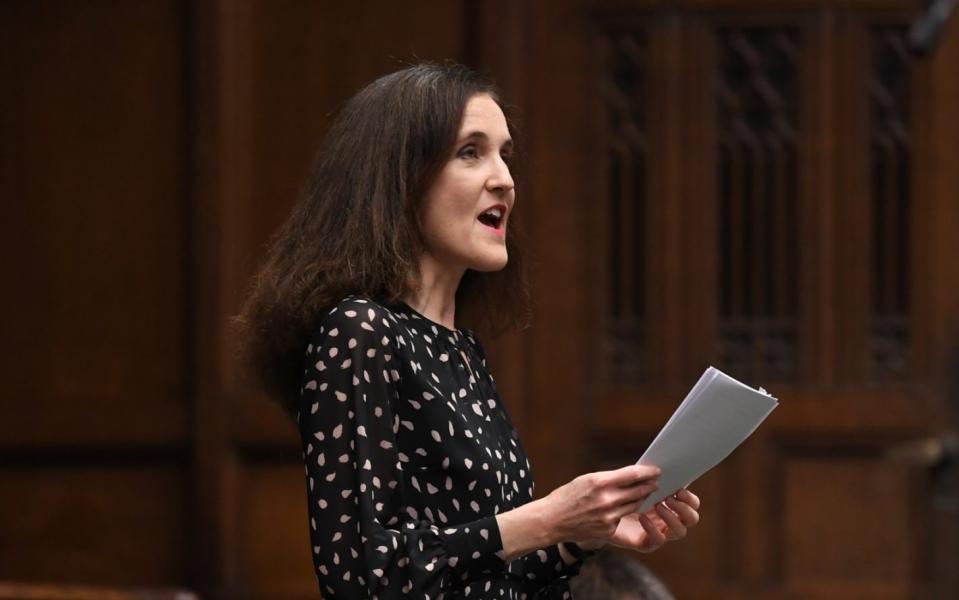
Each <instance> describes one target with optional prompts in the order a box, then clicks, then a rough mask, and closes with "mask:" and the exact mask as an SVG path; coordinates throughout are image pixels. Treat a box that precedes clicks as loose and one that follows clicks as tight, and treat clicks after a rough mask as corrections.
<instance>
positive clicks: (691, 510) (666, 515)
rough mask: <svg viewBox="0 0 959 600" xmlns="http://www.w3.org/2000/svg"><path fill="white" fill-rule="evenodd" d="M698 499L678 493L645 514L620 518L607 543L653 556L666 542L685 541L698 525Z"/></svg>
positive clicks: (686, 493)
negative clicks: (690, 531)
mask: <svg viewBox="0 0 959 600" xmlns="http://www.w3.org/2000/svg"><path fill="white" fill-rule="evenodd" d="M698 511H699V497H698V496H696V494H694V493H692V492H690V491H689V490H680V491H678V492H676V493H675V494H673V495H672V496H670V497H668V498H666V499H665V500H664V501H662V502H659V503H658V504H656V506H654V507H653V508H651V509H650V510H648V511H646V513H644V514H632V515H628V516H626V517H623V518H622V519H620V521H619V526H618V527H617V528H616V531H615V532H614V533H613V535H612V536H610V538H609V540H608V541H609V543H610V544H613V545H615V546H620V547H622V548H629V549H630V550H638V551H639V552H652V551H653V550H656V549H658V548H659V547H660V546H662V545H663V544H665V543H666V542H667V541H672V540H680V539H682V538H684V537H686V533H687V531H688V530H689V528H690V527H692V526H694V525H696V523H698V522H699V512H698Z"/></svg>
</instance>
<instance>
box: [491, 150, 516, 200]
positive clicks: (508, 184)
mask: <svg viewBox="0 0 959 600" xmlns="http://www.w3.org/2000/svg"><path fill="white" fill-rule="evenodd" d="M486 187H487V189H489V190H490V191H491V192H500V193H504V192H510V191H512V190H513V187H514V183H513V176H512V174H511V173H510V172H509V165H507V164H506V161H504V160H503V157H502V156H497V157H496V158H495V159H493V166H492V167H491V172H490V176H489V178H488V179H487V180H486Z"/></svg>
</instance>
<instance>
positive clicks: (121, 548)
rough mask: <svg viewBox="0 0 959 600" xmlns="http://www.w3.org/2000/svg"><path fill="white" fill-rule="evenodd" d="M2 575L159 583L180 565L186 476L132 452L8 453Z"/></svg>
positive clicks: (0, 479)
mask: <svg viewBox="0 0 959 600" xmlns="http://www.w3.org/2000/svg"><path fill="white" fill-rule="evenodd" d="M5 463H6V464H5V465H4V466H3V467H2V468H0V531H2V532H3V533H2V537H3V542H2V543H0V579H6V580H23V581H30V580H34V581H48V582H67V583H98V584H106V585H118V586H121V585H126V586H134V585H137V586H158V587H159V586H164V585H171V584H175V583H176V582H179V581H182V580H183V578H184V573H185V570H186V564H185V554H184V550H185V548H186V540H187V536H188V533H187V528H186V514H185V513H186V510H187V506H186V503H185V500H186V497H187V478H186V474H185V471H184V469H183V468H182V467H181V466H180V465H177V464H175V463H172V462H171V463H169V464H167V463H165V462H156V461H140V460H138V459H137V458H136V457H134V456H131V457H130V458H129V459H127V460H125V461H123V462H122V463H119V464H118V460H117V459H116V458H115V457H114V456H111V457H97V456H91V457H90V460H86V461H83V462H81V463H79V464H77V463H76V462H67V461H65V460H54V461H52V462H43V461H42V460H39V459H34V460H18V461H17V462H16V463H14V464H11V461H9V460H7V461H5Z"/></svg>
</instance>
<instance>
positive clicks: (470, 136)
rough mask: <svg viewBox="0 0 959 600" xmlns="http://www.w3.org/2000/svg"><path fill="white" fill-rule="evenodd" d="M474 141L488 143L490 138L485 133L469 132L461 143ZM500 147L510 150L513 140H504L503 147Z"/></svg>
mask: <svg viewBox="0 0 959 600" xmlns="http://www.w3.org/2000/svg"><path fill="white" fill-rule="evenodd" d="M475 139H478V140H482V141H484V142H489V139H490V138H489V136H488V135H486V132H485V131H471V132H469V133H468V134H466V135H464V136H463V137H462V140H463V141H466V140H475ZM502 147H503V148H509V149H512V148H513V138H506V141H505V142H503V146H502Z"/></svg>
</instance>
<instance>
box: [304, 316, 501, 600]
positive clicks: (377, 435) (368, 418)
mask: <svg viewBox="0 0 959 600" xmlns="http://www.w3.org/2000/svg"><path fill="white" fill-rule="evenodd" d="M394 351H395V337H394V332H393V331H392V326H391V324H390V322H389V320H388V319H386V318H385V315H384V313H383V310H382V309H381V308H379V307H377V306H375V305H371V304H369V303H365V302H362V301H358V300H356V301H344V302H341V303H340V304H339V305H338V306H337V307H335V308H334V309H333V310H332V311H331V312H330V313H329V314H327V315H326V316H325V317H324V318H323V320H322V322H321V323H320V329H319V331H318V332H317V335H316V336H315V337H314V340H313V343H311V344H310V346H309V347H308V348H307V355H306V361H305V363H306V368H305V372H304V379H303V382H304V383H303V389H302V392H301V398H300V402H299V414H298V423H299V427H300V432H301V436H302V438H303V453H304V454H303V457H304V461H305V464H306V478H307V488H308V501H309V507H308V508H309V518H310V538H311V542H312V546H313V562H314V565H315V568H316V573H317V578H318V580H319V583H320V589H321V591H322V592H323V593H324V595H325V596H326V597H330V598H334V597H339V598H369V597H372V598H379V599H381V600H383V599H387V598H407V597H415V598H431V599H434V600H435V599H437V598H439V597H441V594H443V593H444V592H446V591H448V590H449V589H451V588H452V587H453V583H454V582H458V581H463V580H466V581H468V580H470V579H472V578H475V577H479V576H482V575H483V574H484V573H490V572H492V571H503V570H504V569H505V563H504V562H503V553H502V542H501V540H500V535H499V529H498V527H497V524H496V519H495V517H494V516H488V517H484V518H481V519H478V520H476V521H472V522H469V523H465V524H460V525H456V526H450V527H446V526H443V527H437V526H436V525H435V524H434V523H433V522H431V521H429V520H427V519H425V518H424V517H422V516H421V515H420V514H418V512H417V510H416V509H415V508H414V507H412V506H408V505H406V503H404V500H403V499H404V497H406V496H405V494H404V490H403V486H404V478H403V472H402V471H403V464H402V462H401V460H400V458H401V457H400V456H399V451H398V450H397V445H396V432H397V431H398V427H399V419H398V418H397V417H395V416H394V415H395V411H394V407H395V403H396V402H397V401H399V399H400V398H399V393H400V392H399V386H398V381H399V379H400V373H399V369H400V366H399V365H398V361H397V360H395V359H394Z"/></svg>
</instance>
